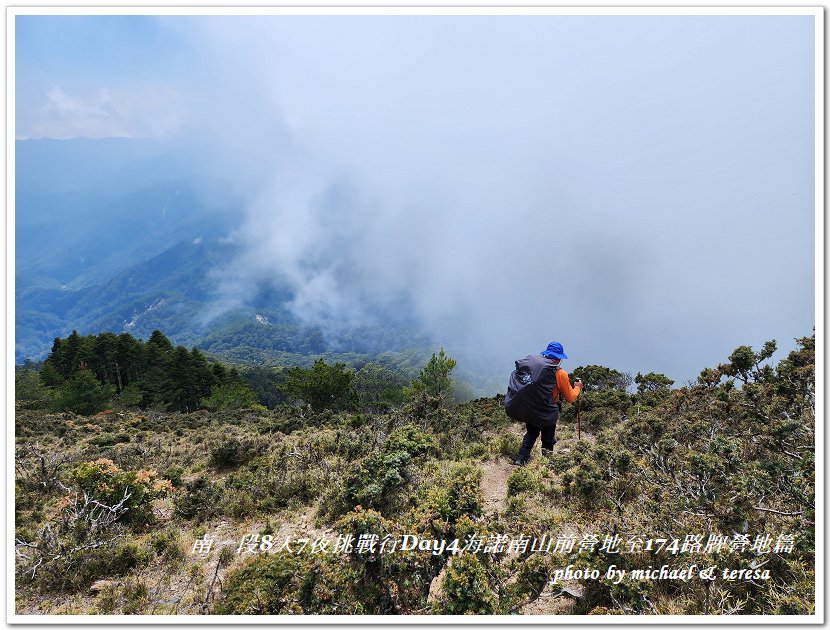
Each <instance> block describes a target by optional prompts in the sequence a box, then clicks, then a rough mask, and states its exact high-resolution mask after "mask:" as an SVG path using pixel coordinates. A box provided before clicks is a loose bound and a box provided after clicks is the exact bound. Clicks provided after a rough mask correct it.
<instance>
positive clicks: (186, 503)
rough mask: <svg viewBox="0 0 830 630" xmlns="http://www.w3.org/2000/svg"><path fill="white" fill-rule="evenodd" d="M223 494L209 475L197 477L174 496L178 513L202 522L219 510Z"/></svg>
mask: <svg viewBox="0 0 830 630" xmlns="http://www.w3.org/2000/svg"><path fill="white" fill-rule="evenodd" d="M221 496H222V492H221V490H220V488H219V487H218V486H217V484H214V483H213V482H211V480H210V479H208V478H207V477H196V479H194V480H192V481H189V482H188V483H187V484H186V485H185V487H184V488H183V489H182V490H180V491H179V492H177V493H176V495H175V497H174V504H175V507H176V514H178V515H179V516H181V517H183V518H186V519H196V520H197V521H198V522H201V521H203V520H205V519H207V518H210V517H211V516H213V515H214V514H216V513H217V512H218V509H219V508H218V503H219V499H220V498H221Z"/></svg>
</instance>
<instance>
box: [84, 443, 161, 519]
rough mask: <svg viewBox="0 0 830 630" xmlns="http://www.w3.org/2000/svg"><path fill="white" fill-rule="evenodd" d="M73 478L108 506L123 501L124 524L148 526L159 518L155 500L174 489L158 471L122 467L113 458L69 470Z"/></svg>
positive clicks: (88, 492)
mask: <svg viewBox="0 0 830 630" xmlns="http://www.w3.org/2000/svg"><path fill="white" fill-rule="evenodd" d="M69 478H70V479H71V480H72V481H73V482H74V483H75V484H76V485H77V487H78V488H79V489H80V490H81V491H82V492H85V493H87V495H88V496H89V497H91V498H94V499H95V500H98V501H101V502H102V503H105V504H107V505H116V504H122V505H123V506H124V507H125V508H126V511H125V512H124V515H123V517H122V518H121V519H120V520H121V521H122V522H124V523H131V524H139V525H148V524H150V523H153V522H154V521H155V516H154V515H153V506H152V501H153V499H157V498H160V497H164V496H167V495H168V494H169V493H170V492H171V491H172V489H173V487H172V484H171V483H170V482H169V481H168V480H166V479H160V478H159V476H158V473H157V472H156V471H155V470H137V471H128V470H121V469H120V468H118V466H116V465H115V464H114V463H113V462H112V460H109V459H103V458H102V459H97V460H95V461H94V462H85V463H83V464H80V465H78V466H76V467H75V468H74V469H72V470H71V471H70V472H69Z"/></svg>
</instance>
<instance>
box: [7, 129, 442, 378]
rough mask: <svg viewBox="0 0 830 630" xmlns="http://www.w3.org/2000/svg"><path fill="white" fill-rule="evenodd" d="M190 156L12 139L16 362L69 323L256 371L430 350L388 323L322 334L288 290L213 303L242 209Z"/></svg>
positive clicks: (148, 148)
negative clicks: (295, 307)
mask: <svg viewBox="0 0 830 630" xmlns="http://www.w3.org/2000/svg"><path fill="white" fill-rule="evenodd" d="M191 157H192V156H191V155H190V154H189V153H188V151H186V150H184V149H175V150H172V149H170V148H169V147H166V146H165V145H163V144H161V143H157V142H154V141H142V140H136V141H133V140H128V139H107V140H85V139H78V140H62V141H56V140H36V141H34V140H25V141H17V143H16V162H17V163H16V178H15V181H16V194H15V202H16V203H15V236H16V250H15V255H16V260H15V301H16V312H15V319H16V322H15V328H16V339H15V359H16V361H17V362H18V363H21V362H23V361H24V360H25V359H27V358H31V359H35V360H37V359H42V358H44V357H45V356H46V355H47V354H48V353H49V351H50V349H51V346H52V341H53V340H54V338H56V337H66V336H68V334H69V333H70V332H71V331H72V330H73V329H74V330H77V331H78V332H79V333H81V334H82V335H84V334H98V333H100V332H103V331H111V332H115V333H119V332H129V333H130V334H132V335H133V336H135V337H137V338H143V339H147V338H149V336H150V333H151V332H152V331H153V330H155V329H159V330H162V331H163V332H164V333H165V335H167V336H168V337H169V338H170V339H171V340H172V341H174V342H175V343H180V344H186V345H194V346H199V347H202V348H203V349H205V350H206V351H208V352H210V353H213V354H217V355H219V356H223V357H226V358H228V359H230V360H233V361H239V362H245V361H251V362H254V363H265V362H273V361H276V360H281V361H287V362H294V363H297V362H303V361H305V360H304V359H303V358H302V357H304V356H311V355H319V354H323V353H341V354H342V353H345V354H349V353H360V354H377V353H383V352H385V351H397V350H403V349H412V348H419V349H421V350H424V349H425V348H426V347H428V346H429V345H430V343H429V340H428V339H426V338H425V337H424V336H423V335H419V334H417V333H414V332H413V329H412V328H411V327H410V326H408V323H407V322H401V321H394V320H393V321H389V322H387V321H384V322H383V323H382V324H379V325H378V326H377V327H362V328H359V329H357V328H353V327H352V328H349V327H347V326H342V325H335V328H337V331H338V332H337V334H324V333H323V332H322V331H321V329H320V328H319V327H317V326H310V325H307V324H304V323H303V322H302V321H301V320H300V319H299V318H298V317H296V315H295V314H294V313H293V312H292V311H291V309H290V308H289V304H290V302H291V300H292V299H293V297H294V295H293V292H292V291H291V289H290V288H289V287H287V286H279V285H271V286H263V287H258V293H257V294H256V295H254V296H252V297H251V299H250V300H249V301H248V302H247V303H246V304H245V305H244V306H238V307H236V308H233V309H231V310H227V311H223V310H222V309H221V308H219V309H217V308H216V307H217V304H216V302H215V301H216V299H217V297H216V293H217V291H216V289H217V287H216V280H215V278H214V276H213V272H214V271H215V270H217V269H221V268H222V267H224V266H225V265H227V264H229V263H230V262H231V261H233V260H234V258H235V256H236V255H237V254H238V253H239V251H238V247H237V246H235V245H233V244H231V242H229V240H228V239H227V238H226V237H227V235H228V234H230V233H231V232H232V231H233V229H234V228H236V227H238V226H239V225H240V223H241V221H242V220H243V218H244V213H243V210H244V202H243V200H242V197H241V195H240V194H239V193H237V192H235V191H234V190H233V189H232V187H231V185H230V184H228V183H227V182H224V181H222V180H221V179H219V178H216V177H212V176H210V175H207V174H205V173H201V172H198V169H196V167H195V166H193V163H194V162H193V161H192V160H191ZM216 312H220V313H222V314H221V315H220V316H216V317H211V316H209V315H208V313H216ZM335 324H336V323H335Z"/></svg>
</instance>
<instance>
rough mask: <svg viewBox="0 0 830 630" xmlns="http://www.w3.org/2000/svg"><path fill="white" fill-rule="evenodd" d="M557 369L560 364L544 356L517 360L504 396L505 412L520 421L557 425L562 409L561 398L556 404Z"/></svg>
mask: <svg viewBox="0 0 830 630" xmlns="http://www.w3.org/2000/svg"><path fill="white" fill-rule="evenodd" d="M558 369H559V366H558V365H554V364H553V362H552V361H551V360H550V359H547V358H545V357H543V356H541V355H528V356H526V357H525V358H524V359H519V360H518V361H516V369H515V370H513V373H512V374H511V375H510V382H508V384H507V395H506V396H505V397H504V411H505V413H507V415H508V416H509V417H511V418H513V419H514V420H518V421H520V422H529V423H530V424H533V425H536V426H550V425H554V426H555V425H556V420H557V419H558V418H559V410H560V409H561V407H562V402H561V400H562V398H561V395H560V399H559V401H558V403H557V404H554V402H553V388H554V387H555V386H556V371H557V370H558Z"/></svg>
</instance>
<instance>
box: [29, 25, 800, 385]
mask: <svg viewBox="0 0 830 630" xmlns="http://www.w3.org/2000/svg"><path fill="white" fill-rule="evenodd" d="M813 28H814V27H813V18H812V17H803V16H764V17H761V16H700V17H688V16H617V17H612V16H583V17H575V16H535V17H527V16H508V17H504V16H502V17H485V16H461V17H435V16H408V17H379V16H375V17H373V16H345V17H338V16H307V17H280V16H270V17H259V18H243V17H227V16H226V17H152V16H150V17H129V16H126V17H45V16H31V17H30V16H18V17H17V18H16V51H15V52H16V110H17V126H16V135H17V137H18V138H37V137H60V138H68V137H76V136H90V137H105V136H110V135H126V136H135V137H143V136H153V137H160V138H168V139H170V140H171V141H174V142H181V143H187V142H193V141H195V140H196V139H198V141H199V142H200V143H202V144H203V145H204V146H205V147H206V149H205V155H206V161H207V162H208V163H209V166H210V168H211V169H212V170H214V171H218V172H221V173H222V174H223V176H226V177H227V178H229V179H231V180H233V181H235V182H237V183H238V184H239V185H240V186H243V187H244V188H245V189H246V190H248V191H249V192H250V195H249V200H250V207H249V208H248V209H247V217H248V219H247V221H246V223H245V224H243V225H242V226H240V229H239V231H238V232H237V233H236V234H235V236H234V237H235V238H237V239H239V240H240V241H241V242H243V243H244V244H246V245H247V247H246V254H245V256H244V257H243V258H242V259H240V260H238V261H236V264H234V265H232V266H230V267H229V268H227V269H220V270H217V274H216V277H217V290H218V291H219V295H223V296H226V298H227V299H228V300H229V301H230V300H233V299H241V298H240V296H244V295H245V293H246V291H248V290H249V289H250V288H252V287H254V286H255V285H256V283H257V282H258V281H260V280H261V279H262V278H263V277H267V275H268V274H273V273H275V271H274V270H279V271H278V273H280V274H283V275H284V276H286V277H288V278H289V279H290V280H291V281H292V282H293V283H294V284H295V286H296V288H297V290H298V300H297V304H296V306H297V309H298V311H299V312H301V313H304V314H305V315H306V316H307V317H308V318H309V319H310V320H314V319H315V318H317V319H319V318H324V317H326V316H328V315H330V314H332V313H333V312H337V313H341V314H344V315H345V316H348V317H352V318H355V319H360V317H361V314H362V312H363V311H365V310H367V308H368V305H369V304H370V303H372V302H384V300H391V298H392V296H396V295H400V294H401V293H405V294H407V295H408V296H409V297H410V298H411V300H412V303H413V305H414V306H413V308H414V309H415V310H416V314H417V315H418V316H419V317H420V318H421V319H422V321H423V322H424V325H425V326H426V327H428V328H429V329H430V330H433V331H436V332H437V333H439V336H441V337H442V338H444V339H447V340H449V341H450V342H451V343H449V344H448V345H451V344H452V343H455V344H457V345H459V346H463V347H468V348H469V347H477V348H480V349H481V352H484V353H488V354H489V355H492V360H493V361H494V362H499V361H501V362H504V361H506V360H507V359H509V358H510V357H513V358H516V357H518V356H523V355H524V354H527V353H528V352H531V351H536V350H537V347H538V349H541V348H543V347H544V346H545V345H546V344H547V342H548V341H550V340H552V339H559V340H560V341H562V342H563V343H564V344H565V347H566V351H567V352H568V354H570V355H571V356H572V357H573V359H572V362H573V365H572V366H571V367H573V366H576V365H580V364H588V363H599V364H604V365H611V366H614V367H617V368H618V369H625V370H631V371H634V372H636V371H638V370H655V371H661V372H665V373H667V374H669V375H670V376H672V377H674V378H677V379H679V380H683V379H688V378H693V377H694V376H695V375H696V374H697V372H698V371H699V370H700V369H701V368H703V367H706V366H708V365H713V364H715V363H717V362H719V361H722V360H723V359H725V357H726V355H727V354H728V353H729V352H730V351H731V350H732V349H733V348H734V347H736V346H737V345H741V344H752V345H756V346H757V345H760V344H761V343H763V341H765V340H767V339H769V338H773V337H774V338H777V339H778V340H779V342H780V346H782V347H784V348H787V347H792V346H793V344H792V338H793V337H797V336H803V335H808V334H810V332H811V329H812V326H813V325H814V319H815V317H814V308H815V296H814V292H815V282H814V265H815V254H814V245H813V243H814V230H815V227H814V221H815V206H814V193H813V191H814V184H815V180H814V177H815V166H814V163H813V160H814V142H815V137H814V135H815V132H814V99H815V92H814V85H813V83H814V79H815V71H814V41H813ZM332 182H338V183H339V184H338V185H340V186H342V187H343V188H344V189H346V190H348V191H349V193H348V194H347V195H346V196H345V201H344V202H343V205H342V207H339V208H338V209H337V211H336V212H334V211H329V214H325V215H321V214H320V211H319V208H316V209H315V205H314V200H315V199H318V198H319V196H320V194H321V193H322V192H323V191H325V190H328V189H329V188H330V187H331V186H332ZM321 249H325V250H326V251H328V252H330V254H331V255H330V260H329V261H328V263H327V265H326V267H325V268H324V269H317V270H316V271H315V272H314V273H312V274H309V273H308V272H307V270H305V268H304V267H303V261H304V260H305V261H307V260H308V259H309V257H310V256H313V255H315V252H318V251H320V250H321ZM514 355H515V356H514Z"/></svg>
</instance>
